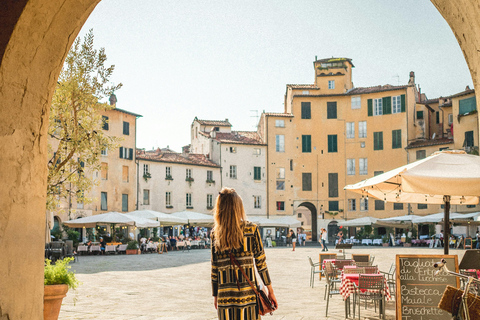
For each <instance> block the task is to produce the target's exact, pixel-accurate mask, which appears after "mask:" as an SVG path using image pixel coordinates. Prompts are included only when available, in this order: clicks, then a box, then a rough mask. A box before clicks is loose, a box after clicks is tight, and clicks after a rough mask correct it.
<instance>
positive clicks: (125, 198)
mask: <svg viewBox="0 0 480 320" xmlns="http://www.w3.org/2000/svg"><path fill="white" fill-rule="evenodd" d="M122 211H123V212H127V211H128V194H122Z"/></svg>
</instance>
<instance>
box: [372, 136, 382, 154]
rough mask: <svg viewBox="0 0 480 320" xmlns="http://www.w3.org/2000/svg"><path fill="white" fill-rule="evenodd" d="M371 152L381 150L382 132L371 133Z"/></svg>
mask: <svg viewBox="0 0 480 320" xmlns="http://www.w3.org/2000/svg"><path fill="white" fill-rule="evenodd" d="M373 150H383V132H382V131H380V132H374V133H373Z"/></svg>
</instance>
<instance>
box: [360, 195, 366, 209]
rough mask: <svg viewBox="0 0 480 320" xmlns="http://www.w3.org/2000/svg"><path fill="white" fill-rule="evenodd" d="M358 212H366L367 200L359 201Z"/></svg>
mask: <svg viewBox="0 0 480 320" xmlns="http://www.w3.org/2000/svg"><path fill="white" fill-rule="evenodd" d="M360 211H368V199H367V198H362V199H360Z"/></svg>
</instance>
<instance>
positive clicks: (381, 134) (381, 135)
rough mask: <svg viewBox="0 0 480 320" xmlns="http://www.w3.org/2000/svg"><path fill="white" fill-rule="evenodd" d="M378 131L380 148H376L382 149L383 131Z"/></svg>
mask: <svg viewBox="0 0 480 320" xmlns="http://www.w3.org/2000/svg"><path fill="white" fill-rule="evenodd" d="M379 133H380V149H378V150H383V132H379Z"/></svg>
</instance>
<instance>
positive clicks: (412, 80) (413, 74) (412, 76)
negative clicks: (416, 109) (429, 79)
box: [408, 71, 415, 85]
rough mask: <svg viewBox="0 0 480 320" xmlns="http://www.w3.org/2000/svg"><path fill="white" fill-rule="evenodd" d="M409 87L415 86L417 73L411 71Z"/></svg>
mask: <svg viewBox="0 0 480 320" xmlns="http://www.w3.org/2000/svg"><path fill="white" fill-rule="evenodd" d="M408 84H409V85H414V84H415V72H413V71H410V79H409V80H408Z"/></svg>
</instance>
